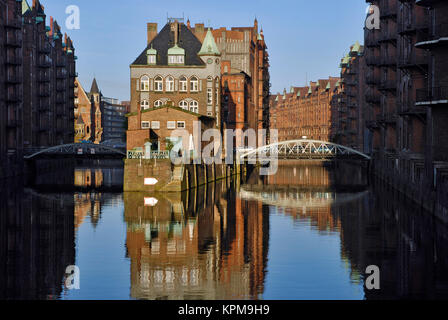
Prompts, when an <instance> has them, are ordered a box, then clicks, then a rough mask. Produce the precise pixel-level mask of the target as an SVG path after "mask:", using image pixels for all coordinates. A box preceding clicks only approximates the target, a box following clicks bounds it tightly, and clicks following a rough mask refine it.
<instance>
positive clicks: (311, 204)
mask: <svg viewBox="0 0 448 320" xmlns="http://www.w3.org/2000/svg"><path fill="white" fill-rule="evenodd" d="M266 187H267V186H263V187H262V189H261V190H260V189H257V188H255V189H254V188H252V187H251V186H242V187H241V190H240V192H239V193H238V196H239V197H240V198H241V199H243V200H246V201H257V202H261V203H263V204H266V205H270V206H277V207H282V208H293V209H295V208H297V209H304V210H307V209H317V208H329V207H335V206H341V205H344V204H347V203H351V202H354V201H357V200H360V199H363V198H364V197H365V196H366V195H367V194H368V191H358V192H355V193H339V192H334V191H329V190H302V189H301V188H289V189H287V190H276V189H274V190H271V189H269V188H266Z"/></svg>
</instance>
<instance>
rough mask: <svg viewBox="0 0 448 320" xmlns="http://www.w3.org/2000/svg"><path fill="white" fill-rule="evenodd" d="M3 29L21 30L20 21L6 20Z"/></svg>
mask: <svg viewBox="0 0 448 320" xmlns="http://www.w3.org/2000/svg"><path fill="white" fill-rule="evenodd" d="M5 28H7V29H21V28H22V19H20V18H18V19H13V20H11V19H8V20H7V21H6V22H5Z"/></svg>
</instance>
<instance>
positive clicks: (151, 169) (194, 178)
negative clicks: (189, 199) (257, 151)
mask: <svg viewBox="0 0 448 320" xmlns="http://www.w3.org/2000/svg"><path fill="white" fill-rule="evenodd" d="M124 161H125V165H124V183H123V191H124V192H150V193H152V192H182V191H186V190H189V189H193V188H197V187H200V186H203V185H206V184H208V183H212V182H214V181H218V180H222V179H227V178H230V177H232V176H236V175H239V174H241V173H244V172H246V168H245V166H246V165H245V164H233V165H227V164H210V165H206V164H187V165H178V166H176V165H173V164H172V163H171V161H170V160H154V159H153V160H139V159H126V160H124ZM151 180H152V181H151ZM155 180H157V181H155Z"/></svg>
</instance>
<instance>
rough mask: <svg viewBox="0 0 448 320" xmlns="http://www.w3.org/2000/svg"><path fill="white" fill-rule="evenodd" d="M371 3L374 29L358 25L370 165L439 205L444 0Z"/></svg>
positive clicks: (443, 158) (447, 154)
mask: <svg viewBox="0 0 448 320" xmlns="http://www.w3.org/2000/svg"><path fill="white" fill-rule="evenodd" d="M371 3H372V4H374V5H376V6H378V7H379V9H380V14H381V25H380V29H379V30H368V29H366V30H365V46H366V50H365V56H366V64H367V76H366V82H367V92H366V103H367V104H368V111H369V119H367V120H368V121H367V122H366V125H367V128H368V129H369V130H370V131H371V133H372V137H373V139H372V143H371V145H370V146H369V149H370V150H371V152H372V154H373V158H374V164H375V170H376V172H377V173H378V174H380V175H383V176H385V177H387V179H391V180H393V183H395V184H399V185H403V186H406V188H407V189H412V190H410V191H408V193H412V192H415V194H423V195H424V197H425V198H426V199H428V201H426V202H428V203H431V201H429V199H432V200H434V198H436V199H437V202H438V203H440V202H442V204H443V203H444V204H443V205H444V206H445V207H446V205H447V204H448V201H447V199H446V198H447V197H446V194H445V193H444V192H443V190H444V189H445V190H446V187H445V186H446V184H447V179H446V174H447V170H448V162H447V160H448V149H447V148H446V141H447V138H448V129H447V127H446V121H447V120H448V113H447V111H446V104H447V101H448V94H447V90H446V87H447V85H448V82H447V80H448V78H447V76H446V74H447V63H446V56H447V45H446V37H447V36H448V28H447V27H446V26H447V25H448V20H447V13H448V4H447V3H446V1H436V0H435V1H429V0H428V1H404V0H382V1H371ZM431 209H432V208H431ZM445 218H446V217H445ZM445 218H444V219H445Z"/></svg>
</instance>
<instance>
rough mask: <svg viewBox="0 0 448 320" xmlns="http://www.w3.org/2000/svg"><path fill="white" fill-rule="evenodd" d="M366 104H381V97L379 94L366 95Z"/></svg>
mask: <svg viewBox="0 0 448 320" xmlns="http://www.w3.org/2000/svg"><path fill="white" fill-rule="evenodd" d="M366 102H367V103H372V104H379V103H380V102H381V99H380V96H379V95H377V94H366Z"/></svg>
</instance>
